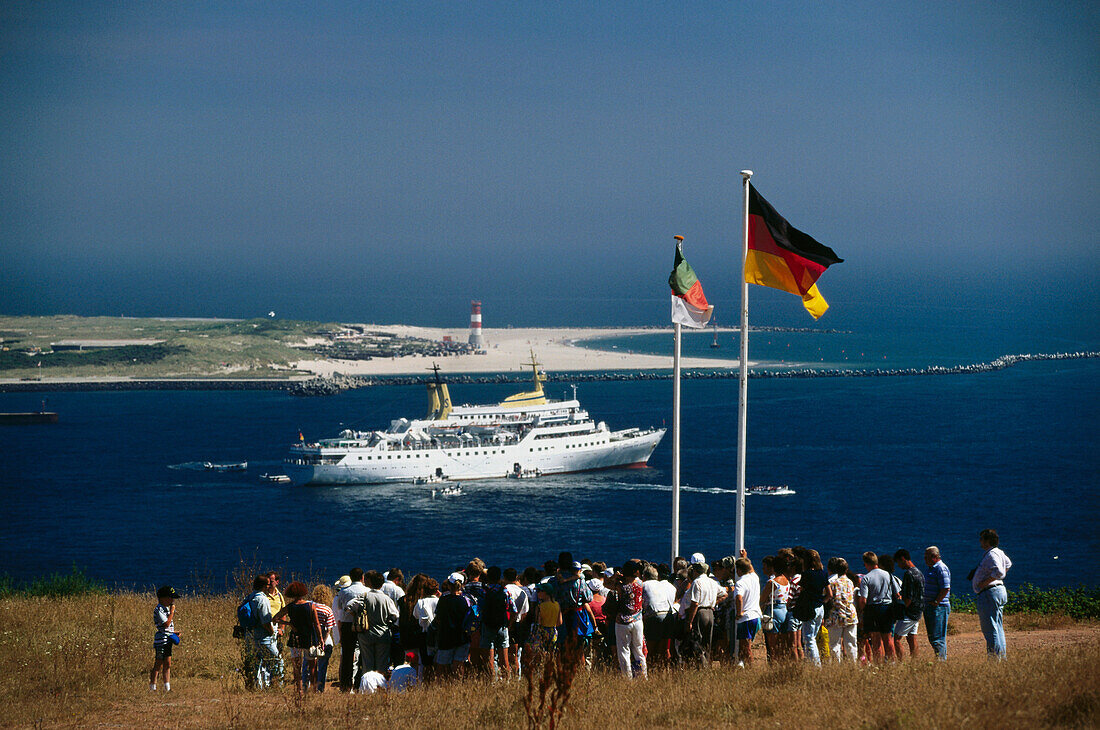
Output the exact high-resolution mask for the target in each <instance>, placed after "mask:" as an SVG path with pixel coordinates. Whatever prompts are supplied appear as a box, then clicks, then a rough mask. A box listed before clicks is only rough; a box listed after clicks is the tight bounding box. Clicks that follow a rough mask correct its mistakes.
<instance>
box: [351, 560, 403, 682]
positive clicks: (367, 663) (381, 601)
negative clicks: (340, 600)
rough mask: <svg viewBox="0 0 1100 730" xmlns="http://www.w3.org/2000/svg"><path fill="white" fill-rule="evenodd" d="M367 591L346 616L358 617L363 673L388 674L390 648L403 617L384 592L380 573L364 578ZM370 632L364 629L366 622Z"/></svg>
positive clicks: (353, 601)
mask: <svg viewBox="0 0 1100 730" xmlns="http://www.w3.org/2000/svg"><path fill="white" fill-rule="evenodd" d="M364 577H365V578H366V581H367V586H368V587H367V591H366V593H363V594H362V595H360V596H358V597H357V598H353V599H352V600H351V601H349V602H348V605H347V606H346V608H345V609H344V610H345V614H346V613H350V614H351V615H352V616H355V617H356V633H355V636H356V638H357V639H358V640H359V671H360V672H368V671H372V670H373V671H375V672H385V671H386V670H388V669H389V668H390V646H391V645H392V643H393V630H394V628H396V626H397V620H398V618H399V617H400V614H399V613H398V611H397V605H396V604H394V602H393V599H391V598H390V597H389V596H387V595H386V594H385V593H383V592H382V584H383V583H384V582H385V578H383V577H382V574H381V573H379V572H378V571H376V570H370V571H367V574H366V575H365V576H364ZM364 621H365V623H366V629H365V630H362V629H361V626H362V622H364Z"/></svg>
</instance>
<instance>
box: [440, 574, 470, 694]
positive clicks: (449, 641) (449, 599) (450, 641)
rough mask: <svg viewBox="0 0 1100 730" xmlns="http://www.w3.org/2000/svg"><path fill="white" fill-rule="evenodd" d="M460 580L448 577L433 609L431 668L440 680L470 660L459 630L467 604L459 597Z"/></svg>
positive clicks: (464, 635)
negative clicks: (433, 644) (440, 675)
mask: <svg viewBox="0 0 1100 730" xmlns="http://www.w3.org/2000/svg"><path fill="white" fill-rule="evenodd" d="M463 580H464V577H463V575H462V574H461V573H451V575H450V576H449V577H448V578H447V580H446V581H444V583H443V587H444V589H445V590H446V591H447V592H446V593H444V594H443V596H441V597H440V599H439V602H438V603H436V605H435V618H434V620H433V623H434V624H435V625H436V630H437V632H436V650H435V666H436V669H437V670H438V671H439V673H440V674H442V675H444V676H446V675H450V674H453V673H455V672H456V671H459V670H461V669H462V667H463V666H464V665H465V664H466V659H468V658H469V656H470V635H469V634H468V633H467V632H466V629H465V628H464V627H463V623H464V621H465V619H466V614H467V613H468V612H469V610H470V600H469V599H468V598H467V597H466V596H465V595H463V593H462V584H463Z"/></svg>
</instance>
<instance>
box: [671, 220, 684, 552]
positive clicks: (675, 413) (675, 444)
mask: <svg viewBox="0 0 1100 730" xmlns="http://www.w3.org/2000/svg"><path fill="white" fill-rule="evenodd" d="M674 238H675V239H676V247H677V248H678V249H679V248H680V245H681V244H682V243H683V240H684V237H683V236H674ZM680 327H681V325H680V323H679V322H676V323H674V324H673V326H672V328H673V332H675V338H674V339H675V342H676V344H675V346H674V347H673V350H672V558H671V559H670V560H669V561H668V564H669V565H672V564H673V563H674V562H675V561H676V556H677V555H679V554H680Z"/></svg>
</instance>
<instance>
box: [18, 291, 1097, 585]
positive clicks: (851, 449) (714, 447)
mask: <svg viewBox="0 0 1100 730" xmlns="http://www.w3.org/2000/svg"><path fill="white" fill-rule="evenodd" d="M949 314H950V316H941V317H935V318H931V319H929V318H925V319H924V320H923V321H924V322H926V323H927V322H930V321H931V322H933V323H934V324H933V325H927V326H924V327H915V326H914V327H902V328H900V329H899V328H893V327H890V326H887V325H888V323H883V322H879V323H878V324H875V322H874V321H873V317H870V315H868V318H867V321H865V322H858V321H854V319H853V318H851V317H850V318H849V321H848V322H847V324H848V327H847V328H848V329H851V330H852V334H850V335H849V334H845V335H825V334H805V333H792V334H761V335H758V336H756V337H755V338H754V339H753V341H752V344H753V347H754V350H753V352H752V354H751V357H752V358H753V359H762V358H763V359H770V360H786V361H788V362H792V363H793V362H797V363H800V364H801V363H813V362H814V361H815V360H816V362H817V363H826V364H830V365H835V364H847V365H853V366H878V365H881V364H882V360H883V356H885V358H886V363H887V365H886V366H889V367H908V366H915V365H927V364H943V365H949V364H956V363H958V362H973V361H982V360H989V359H993V358H994V357H996V356H997V355H1000V354H1005V353H1009V352H1056V351H1065V350H1077V349H1098V347H1100V343H1098V342H1097V336H1096V334H1095V331H1094V330H1092V329H1090V328H1089V327H1085V326H1081V325H1080V322H1079V321H1078V320H1076V319H1067V320H1066V322H1067V324H1066V326H1064V327H1058V326H1050V323H1049V322H1046V324H1045V325H1044V326H1043V327H1041V328H1040V327H1032V326H1028V325H1027V323H1021V324H1019V326H1016V327H1011V328H1007V329H1006V328H1005V326H1004V323H1003V320H1002V319H1001V318H1002V313H996V314H995V315H990V316H987V317H984V318H983V317H981V316H976V315H975V314H974V313H973V312H960V311H958V310H951V311H950V312H949ZM1036 316H1038V315H1036ZM830 326H836V327H838V328H839V326H838V325H837V324H835V323H830ZM722 337H723V348H724V352H722V354H723V355H727V356H728V355H732V354H733V353H734V352H735V351H736V340H735V338H734V336H732V335H729V334H726V335H723V336H722ZM710 339H711V335H710V334H709V333H705V334H701V335H694V336H693V337H689V338H688V343H689V344H688V345H687V348H688V351H689V352H690V351H695V352H697V353H698V354H707V353H709V351H710V350H709V343H710ZM669 342H670V337H669V335H667V334H662V335H650V336H644V337H641V338H630V339H624V338H620V339H619V340H616V341H615V342H614V343H611V344H615V345H616V346H618V347H620V348H622V349H635V350H638V351H643V350H645V351H657V352H661V351H667V347H668V343H669ZM856 352H858V353H861V354H860V355H859V356H856V355H854V353H856ZM787 353H790V357H789V358H788V357H783V356H785V355H787ZM845 357H848V358H850V359H848V360H845V359H844V358H845ZM1098 376H1100V362H1097V361H1093V360H1078V361H1062V362H1049V363H1027V364H1023V365H1020V366H1017V367H1014V368H1011V369H1009V370H1005V371H1001V372H996V373H987V374H981V375H953V376H929V377H905V378H880V379H814V380H785V381H757V380H754V381H752V382H751V384H750V409H749V453H748V479H749V483H750V484H788V485H790V487H791V488H792V489H794V490H795V491H796V494H795V495H792V496H785V497H764V496H750V497H749V498H748V507H747V535H748V547H749V550H750V553H751V554H752V555H753V556H754V557H757V558H759V557H761V556H763V555H764V554H766V553H767V552H770V551H773V550H774V549H775V548H777V547H780V546H782V545H789V544H805V545H809V546H813V547H816V548H817V549H818V550H820V551H821V552H822V554H823V555H825V556H830V555H843V556H845V557H847V558H848V559H849V561H853V560H854V561H856V562H858V556H859V554H860V553H861V552H862V551H863V550H866V549H872V550H876V551H880V552H881V551H883V550H890V551H891V552H892V551H893V550H894V549H896V548H898V547H907V548H908V549H909V550H910V551H913V552H916V551H919V550H920V549H922V548H923V547H924V546H926V545H929V544H933V543H934V544H938V545H939V546H940V547H941V549H942V551H943V554H944V556H945V560H946V562H947V563H948V564H949V565H950V566H952V568H953V569H954V570H955V573H956V576H957V577H958V578H962V577H963V576H965V574H966V572H967V571H968V570H969V569H970V567H972V566H973V564H974V563H975V562H976V561H977V559H978V558H979V557H980V556H979V551H978V546H977V532H978V531H979V530H980V529H982V528H984V527H988V526H993V527H996V528H997V529H998V530H999V531H1000V533H1001V535H1002V545H1003V546H1004V547H1005V549H1006V551H1007V552H1008V553H1009V554H1010V555H1011V556H1012V558H1013V560H1014V561H1015V567H1014V569H1013V573H1012V579H1013V580H1014V581H1015V582H1022V581H1025V580H1027V581H1032V582H1034V583H1037V584H1041V585H1052V584H1058V583H1064V582H1070V583H1074V582H1080V581H1086V582H1095V574H1094V572H1093V571H1091V570H1087V569H1082V568H1081V565H1082V563H1081V560H1080V556H1081V555H1090V554H1094V552H1095V551H1097V550H1098V549H1100V534H1098V530H1097V528H1096V525H1097V524H1098V518H1100V498H1098V495H1097V486H1098V484H1100V462H1098V458H1097V456H1096V445H1097V436H1098V430H1100V429H1098V427H1097V419H1096V415H1095V414H1096V412H1097V405H1098V398H1097V394H1098V387H1097V383H1098ZM514 389H515V387H514V386H472V385H470V386H467V385H458V386H454V387H453V388H452V396H453V397H454V399H455V400H456V402H471V403H473V402H491V401H494V400H498V399H501V398H503V397H505V396H506V395H508V394H510V392H512V391H513V390H514ZM558 390H564V386H561V385H558V384H553V385H552V386H551V393H552V394H553V395H555V396H556V395H557V391H558ZM40 397H41V396H39V395H35V394H0V410H3V411H12V410H26V409H32V408H35V407H37V404H38V401H39V399H40ZM48 397H49V405H50V408H51V410H57V411H59V412H60V413H61V422H60V423H59V424H57V425H54V426H33V427H0V443H2V444H3V446H2V447H0V458H2V464H3V466H2V468H0V504H2V508H3V509H2V512H3V515H4V519H3V520H0V572H8V573H10V574H12V575H14V576H16V577H20V578H23V577H28V576H33V575H38V574H41V573H45V572H50V571H56V570H66V569H67V568H68V567H69V566H70V565H72V564H73V563H74V562H75V563H76V564H78V565H80V566H82V567H85V568H86V569H87V571H88V573H89V574H91V575H93V576H95V577H97V578H101V579H103V580H106V581H107V582H109V583H118V584H122V585H137V586H148V585H153V584H158V583H161V582H166V581H171V582H173V583H176V584H181V585H190V586H196V585H199V584H203V583H205V584H212V585H213V587H221V586H223V585H224V584H225V577H226V575H227V574H228V572H229V571H230V570H232V569H233V568H234V567H235V566H236V565H237V564H238V562H239V560H240V558H241V556H244V558H245V559H246V560H248V561H251V560H252V559H253V557H254V556H255V557H256V558H258V559H259V560H260V561H261V562H263V563H264V564H265V565H270V566H273V567H276V568H282V569H284V570H290V571H299V572H317V573H324V574H325V575H328V576H330V577H331V578H332V579H335V578H336V577H337V576H338V575H339V574H341V573H344V572H347V570H348V569H349V568H350V567H352V566H353V565H361V566H363V567H377V568H381V569H385V568H389V567H392V566H394V565H399V566H401V567H402V568H403V569H405V570H406V572H408V571H410V570H412V571H417V570H424V571H427V572H430V573H432V574H433V575H435V576H437V577H438V576H440V575H441V574H443V573H444V572H445V571H447V570H450V569H451V568H453V567H454V566H456V565H458V564H460V563H463V562H465V561H466V560H467V559H468V558H469V557H471V556H473V555H479V556H481V557H483V558H484V559H486V560H487V561H489V562H491V563H499V564H501V565H514V566H517V567H521V568H522V567H523V566H526V565H529V564H541V562H542V561H543V560H545V559H547V558H548V557H553V556H556V554H557V552H558V551H559V550H562V549H570V550H572V551H573V552H574V554H576V555H577V556H578V557H581V556H583V557H591V558H593V559H605V560H608V561H609V562H612V561H613V562H621V561H622V560H624V559H626V558H629V557H632V556H642V557H650V558H654V559H661V560H667V556H668V551H669V539H670V516H669V513H670V504H671V491H670V489H671V487H670V484H671V475H670V461H671V450H670V443H669V439H668V438H667V437H666V439H665V440H664V442H663V443H662V444H661V445H660V447H658V449H657V451H656V452H655V453H654V455H653V458H652V460H651V462H650V465H651V468H649V469H644V470H616V471H607V472H600V473H595V474H586V475H572V476H565V477H553V478H543V479H540V480H530V481H522V482H516V481H512V480H496V481H485V482H467V483H465V484H464V485H463V488H464V491H465V493H464V494H463V495H461V496H459V497H453V498H443V497H440V498H435V499H433V498H432V496H431V493H430V488H429V487H424V486H413V485H395V486H364V487H333V488H316V487H309V488H301V487H298V488H295V487H286V486H277V485H270V484H265V483H261V482H260V481H259V478H258V477H259V474H260V473H262V472H265V471H278V470H279V462H280V460H281V459H282V456H283V453H284V451H285V447H286V446H287V445H288V444H289V443H290V442H291V441H292V440H293V439H295V438H296V436H297V432H298V429H302V430H303V431H304V432H305V434H306V436H307V438H314V437H321V436H328V435H334V434H335V433H336V432H337V431H338V430H340V428H341V427H342V426H356V427H359V428H381V427H384V426H385V425H387V424H388V423H389V421H390V419H392V418H396V417H398V416H402V415H405V416H408V415H419V414H420V413H421V412H422V411H423V410H424V408H425V403H426V399H425V395H424V391H423V388H421V387H412V386H410V387H404V386H386V387H376V388H371V389H365V390H359V391H355V392H349V393H345V394H342V395H339V396H335V397H331V398H324V399H319V398H318V399H300V398H294V397H291V396H289V395H284V394H281V393H269V392H241V393H223V392H206V393H202V392H199V393H189V392H179V393H174V392H123V393H56V394H49V395H48ZM579 397H580V399H581V401H582V403H583V404H584V405H585V406H586V407H587V408H588V409H589V410H590V411H591V413H592V414H593V415H594V416H595V417H596V419H597V420H606V421H607V423H608V424H609V426H611V427H612V428H618V427H624V426H628V425H639V426H647V425H661V424H669V423H671V384H670V383H669V382H667V381H666V382H613V383H592V384H584V385H582V386H581V387H580V389H579ZM683 399H684V408H683V417H684V432H683V439H682V443H683V451H682V453H683V482H684V483H685V484H686V485H688V486H687V488H686V490H685V492H684V494H683V497H682V516H681V524H682V534H681V552H684V553H690V552H693V551H696V550H701V551H703V552H704V553H706V554H707V556H708V557H711V558H714V557H718V556H721V555H724V554H727V553H729V552H731V551H732V547H733V509H734V499H733V495H732V492H731V490H732V489H733V488H734V481H735V477H734V463H735V456H736V408H737V392H736V381H734V380H729V381H706V382H700V381H687V382H685V383H684V386H683ZM244 460H247V461H248V462H249V469H248V471H247V472H246V473H243V474H232V473H231V474H209V473H206V472H205V471H201V470H195V469H192V468H187V465H188V464H191V463H194V462H202V461H215V462H231V461H244ZM171 467H176V468H171Z"/></svg>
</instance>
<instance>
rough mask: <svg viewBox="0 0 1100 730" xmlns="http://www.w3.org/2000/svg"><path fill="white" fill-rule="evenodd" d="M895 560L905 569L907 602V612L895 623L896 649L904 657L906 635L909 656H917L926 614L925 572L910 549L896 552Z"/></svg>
mask: <svg viewBox="0 0 1100 730" xmlns="http://www.w3.org/2000/svg"><path fill="white" fill-rule="evenodd" d="M894 562H895V563H897V566H898V567H899V568H901V569H902V570H904V571H905V573H904V574H903V575H902V577H901V600H902V602H903V603H904V604H905V613H904V614H903V615H902V617H901V618H900V619H898V622H897V623H896V624H894V651H895V652H896V654H897V657H898V659H899V660H901V659H902V649H901V647H902V643H901V639H902V637H903V636H904V637H905V639H906V641H907V642H908V643H909V658H910V659H916V658H917V630H918V629H919V628H920V619H921V616H923V615H924V574H923V573H922V572H921V571H920V569H919V568H918V567H917V566H916V565H914V564H913V559H912V558H911V557H910V556H909V551H908V550H905V549H904V548H903V549H901V550H898V551H897V552H896V553H894Z"/></svg>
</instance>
